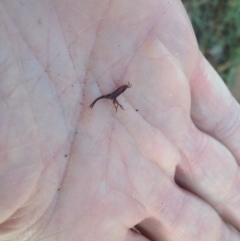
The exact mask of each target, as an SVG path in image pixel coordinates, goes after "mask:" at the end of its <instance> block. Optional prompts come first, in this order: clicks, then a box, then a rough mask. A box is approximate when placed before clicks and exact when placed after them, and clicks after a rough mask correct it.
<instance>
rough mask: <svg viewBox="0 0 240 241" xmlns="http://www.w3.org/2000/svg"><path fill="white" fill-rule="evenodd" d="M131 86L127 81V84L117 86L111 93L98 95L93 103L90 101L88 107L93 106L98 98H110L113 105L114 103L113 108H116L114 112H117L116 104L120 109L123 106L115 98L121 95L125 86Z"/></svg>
mask: <svg viewBox="0 0 240 241" xmlns="http://www.w3.org/2000/svg"><path fill="white" fill-rule="evenodd" d="M131 87H132V85H131V84H130V83H129V82H128V84H127V85H122V86H120V87H119V88H117V89H116V90H115V91H113V92H112V93H111V94H108V95H103V96H100V97H98V98H97V99H96V100H94V101H93V103H92V104H91V105H90V106H89V107H90V108H93V106H94V105H95V103H96V102H97V101H98V100H100V99H110V100H113V105H114V107H115V109H116V112H117V108H118V106H120V108H121V109H122V110H124V109H123V107H122V105H120V104H119V102H118V101H117V99H116V98H117V97H118V96H119V95H121V94H122V93H123V92H124V91H125V90H126V89H127V88H131Z"/></svg>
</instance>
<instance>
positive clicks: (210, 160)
mask: <svg viewBox="0 0 240 241" xmlns="http://www.w3.org/2000/svg"><path fill="white" fill-rule="evenodd" d="M188 143H189V144H188ZM177 145H178V147H179V149H181V153H182V156H183V160H182V162H180V163H179V165H178V167H177V172H176V180H177V181H178V183H180V184H181V185H183V186H184V187H185V188H187V189H188V190H191V192H194V193H196V194H197V195H198V196H200V197H202V198H203V199H205V200H206V201H207V202H208V203H210V204H211V205H212V206H213V207H214V208H215V209H216V210H217V212H218V213H219V214H220V215H221V216H222V217H223V218H224V219H225V220H227V221H228V222H230V223H231V224H232V225H234V226H235V227H236V228H237V229H238V230H240V186H239V183H240V172H239V166H238V165H237V163H236V162H235V159H234V157H233V156H232V155H231V153H230V152H229V150H228V149H227V148H225V147H224V146H223V145H222V144H221V143H219V142H217V141H216V140H215V139H213V138H212V137H210V136H208V135H206V134H204V133H202V132H201V131H199V130H198V129H196V128H195V127H194V126H193V127H192V129H191V130H189V132H188V134H187V135H186V138H185V139H184V140H182V143H178V144H177Z"/></svg>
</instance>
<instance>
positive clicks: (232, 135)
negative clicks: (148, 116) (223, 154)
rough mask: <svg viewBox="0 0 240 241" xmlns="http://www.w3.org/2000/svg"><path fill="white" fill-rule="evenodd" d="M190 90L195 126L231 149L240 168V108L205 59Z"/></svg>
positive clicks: (192, 78)
mask: <svg viewBox="0 0 240 241" xmlns="http://www.w3.org/2000/svg"><path fill="white" fill-rule="evenodd" d="M190 86H191V98H192V106H191V116H192V119H193V121H194V123H195V125H196V126H197V127H198V128H199V129H201V130H203V131H204V132H206V133H208V134H210V135H211V136H213V137H215V138H216V139H218V140H219V141H221V142H222V143H223V144H224V145H225V146H227V147H228V149H229V150H230V151H231V152H232V153H233V155H234V156H235V158H236V160H237V161H238V163H239V164H240V148H239V146H240V106H239V104H238V103H237V101H236V100H235V99H234V98H233V96H232V95H231V94H230V92H229V90H228V89H227V87H226V86H225V84H224V83H223V81H222V79H221V78H220V77H219V75H218V74H217V73H216V71H215V70H214V69H213V68H212V66H211V65H210V64H209V63H208V62H207V61H206V59H205V58H204V57H202V56H201V57H200V60H199V64H198V66H197V68H196V70H195V72H194V74H193V75H192V77H191V80H190Z"/></svg>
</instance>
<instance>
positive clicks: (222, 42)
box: [182, 0, 240, 102]
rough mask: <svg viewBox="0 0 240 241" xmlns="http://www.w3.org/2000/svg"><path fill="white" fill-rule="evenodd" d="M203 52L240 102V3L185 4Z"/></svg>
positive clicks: (195, 0) (206, 0) (194, 0)
mask: <svg viewBox="0 0 240 241" xmlns="http://www.w3.org/2000/svg"><path fill="white" fill-rule="evenodd" d="M182 2H183V4H184V5H185V8H186V10H187V12H188V15H189V18H190V20H191V22H192V25H193V28H194V31H195V34H196V36H197V40H198V43H199V46H200V49H201V51H202V52H203V54H204V56H205V57H206V58H207V59H208V60H209V62H210V63H211V64H212V65H213V66H214V68H215V69H216V70H217V72H218V73H219V74H220V75H221V77H222V78H223V80H224V82H225V83H226V84H227V86H228V87H229V89H230V90H231V92H232V93H233V95H234V96H235V98H236V99H237V100H238V101H239V102H240V0H182Z"/></svg>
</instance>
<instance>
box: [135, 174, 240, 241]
mask: <svg viewBox="0 0 240 241" xmlns="http://www.w3.org/2000/svg"><path fill="white" fill-rule="evenodd" d="M162 184H164V185H162V186H161V187H160V188H159V193H158V194H159V199H158V201H157V202H156V203H151V204H152V205H148V206H149V209H148V212H149V214H150V215H149V217H148V218H147V219H145V220H144V221H143V222H141V223H140V224H139V225H137V229H138V230H140V232H141V233H142V234H143V235H144V236H146V237H148V238H149V239H150V240H152V241H162V240H167V241H177V240H184V241H190V240H191V241H192V240H198V241H201V240H204V241H205V240H208V241H219V240H231V241H232V240H240V236H239V235H238V233H237V232H235V231H234V230H233V229H232V228H230V227H229V226H227V225H226V224H225V223H224V222H223V221H222V220H221V219H220V217H219V215H218V214H217V213H216V212H215V211H214V210H213V209H212V208H211V207H210V206H209V205H208V204H206V203H204V202H203V201H202V200H200V199H198V198H197V197H195V196H193V195H192V194H190V193H187V192H185V191H182V190H180V189H179V188H178V187H176V186H174V184H173V183H170V182H169V179H168V180H166V181H165V182H164V183H162ZM153 196H154V194H153ZM149 199H151V197H149ZM156 200H157V199H156Z"/></svg>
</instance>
